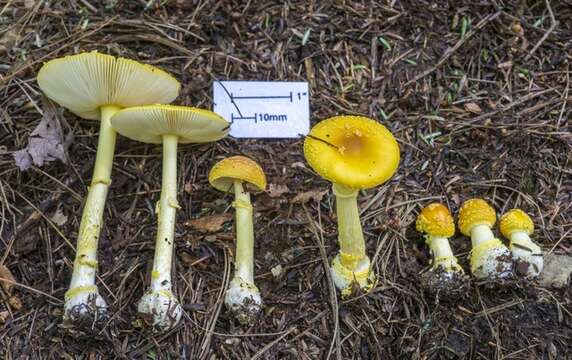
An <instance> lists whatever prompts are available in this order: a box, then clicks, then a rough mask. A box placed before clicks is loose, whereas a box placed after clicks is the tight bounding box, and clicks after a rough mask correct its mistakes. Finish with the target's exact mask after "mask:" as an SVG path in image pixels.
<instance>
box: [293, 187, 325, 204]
mask: <svg viewBox="0 0 572 360" xmlns="http://www.w3.org/2000/svg"><path fill="white" fill-rule="evenodd" d="M327 192H328V191H327V190H324V191H320V190H310V191H306V192H303V193H300V194H298V195H296V196H295V197H294V199H292V203H293V204H305V203H307V202H308V201H310V200H315V201H317V202H320V201H322V198H323V197H324V195H326V193H327Z"/></svg>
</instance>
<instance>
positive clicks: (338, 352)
mask: <svg viewBox="0 0 572 360" xmlns="http://www.w3.org/2000/svg"><path fill="white" fill-rule="evenodd" d="M302 207H303V208H304V213H305V214H306V217H307V218H308V222H309V224H310V227H311V230H312V233H314V236H315V237H316V241H317V242H318V249H320V256H321V258H322V262H323V264H324V267H325V271H324V272H325V273H326V278H327V280H328V290H329V291H330V302H331V305H332V313H333V317H334V336H333V338H332V342H331V344H330V349H329V351H328V355H327V356H326V359H329V358H330V356H331V355H332V351H333V348H334V345H335V346H336V355H337V358H338V360H341V358H342V357H341V348H340V319H339V314H338V298H337V295H336V287H335V286H334V281H333V279H332V274H331V273H330V269H329V264H328V256H327V255H326V249H325V248H324V237H323V236H322V231H321V228H322V227H321V224H320V230H319V231H318V229H317V226H316V224H315V223H314V219H313V218H312V216H310V213H309V212H308V208H307V207H306V205H305V204H302ZM321 219H322V216H321V214H320V206H318V220H319V221H321Z"/></svg>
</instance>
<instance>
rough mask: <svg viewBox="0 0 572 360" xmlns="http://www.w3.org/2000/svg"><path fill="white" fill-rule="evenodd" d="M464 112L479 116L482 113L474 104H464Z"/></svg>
mask: <svg viewBox="0 0 572 360" xmlns="http://www.w3.org/2000/svg"><path fill="white" fill-rule="evenodd" d="M465 110H467V111H468V112H471V113H473V114H480V113H482V112H483V109H481V107H480V106H479V105H477V104H475V103H466V104H465Z"/></svg>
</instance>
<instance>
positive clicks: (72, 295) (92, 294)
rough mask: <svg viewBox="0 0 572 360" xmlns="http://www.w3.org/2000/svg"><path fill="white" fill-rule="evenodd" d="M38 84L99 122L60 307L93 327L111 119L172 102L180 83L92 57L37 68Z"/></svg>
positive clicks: (101, 315)
mask: <svg viewBox="0 0 572 360" xmlns="http://www.w3.org/2000/svg"><path fill="white" fill-rule="evenodd" d="M37 80H38V84H39V86H40V89H42V91H43V92H44V94H46V96H47V97H48V98H50V99H52V100H54V101H55V102H57V103H58V104H60V105H62V106H63V107H65V108H67V109H69V110H70V111H71V112H72V113H74V114H76V115H77V116H79V117H81V118H84V119H90V120H100V130H99V143H98V146H97V155H96V159H95V166H94V171H93V177H92V180H91V186H90V187H89V190H88V195H87V199H86V201H85V205H84V208H83V215H82V217H81V223H80V227H79V232H78V239H77V248H76V255H75V261H74V266H73V274H72V278H71V282H70V288H69V290H68V291H67V292H66V294H65V305H64V322H65V324H66V325H68V326H70V327H73V326H74V325H76V326H77V327H78V328H81V327H92V326H93V324H94V323H102V321H105V319H106V317H107V304H106V302H105V300H104V299H103V298H102V297H101V296H100V295H99V291H98V288H97V286H96V285H95V274H96V270H97V247H98V242H99V234H100V231H101V227H102V222H103V211H104V208H105V200H106V198H107V191H108V188H109V184H110V183H111V168H112V165H113V155H114V151H115V138H116V133H115V131H114V130H113V129H112V128H111V124H110V119H111V117H112V116H113V114H115V113H116V112H117V111H119V110H120V109H121V108H123V107H128V106H135V105H146V104H153V103H157V102H165V103H167V102H171V101H173V100H174V99H175V98H176V97H177V95H178V93H179V89H180V84H179V82H178V81H177V80H176V79H175V78H173V77H172V76H170V75H169V74H167V73H166V72H164V71H162V70H160V69H158V68H156V67H153V66H150V65H145V64H141V63H138V62H136V61H133V60H128V59H123V58H115V57H113V56H110V55H104V54H100V53H97V52H90V53H82V54H79V55H73V56H66V57H63V58H60V59H55V60H51V61H49V62H47V63H46V64H44V66H42V68H41V69H40V72H39V73H38V79H37ZM82 325H85V326H82Z"/></svg>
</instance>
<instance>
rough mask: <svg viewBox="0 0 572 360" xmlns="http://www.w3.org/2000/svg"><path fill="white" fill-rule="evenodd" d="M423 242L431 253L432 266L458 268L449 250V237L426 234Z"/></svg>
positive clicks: (455, 259)
mask: <svg viewBox="0 0 572 360" xmlns="http://www.w3.org/2000/svg"><path fill="white" fill-rule="evenodd" d="M425 242H426V243H427V245H429V248H430V249H431V252H432V253H433V268H436V267H437V266H442V267H443V268H445V269H447V270H449V269H457V268H460V267H459V265H458V263H457V258H456V257H455V255H454V254H453V251H452V250H451V245H450V244H449V239H447V238H446V237H444V236H431V235H428V236H427V239H426V241H425Z"/></svg>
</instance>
